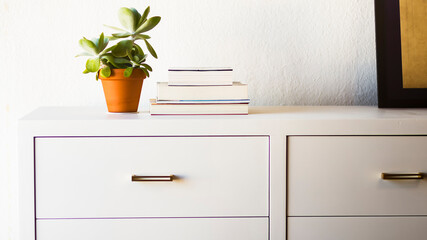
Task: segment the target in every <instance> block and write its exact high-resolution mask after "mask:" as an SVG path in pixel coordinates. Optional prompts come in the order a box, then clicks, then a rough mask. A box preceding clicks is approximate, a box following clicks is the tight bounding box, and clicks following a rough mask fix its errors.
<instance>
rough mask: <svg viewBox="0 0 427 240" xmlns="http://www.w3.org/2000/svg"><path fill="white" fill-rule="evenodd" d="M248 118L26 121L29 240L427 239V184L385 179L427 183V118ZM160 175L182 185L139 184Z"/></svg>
mask: <svg viewBox="0 0 427 240" xmlns="http://www.w3.org/2000/svg"><path fill="white" fill-rule="evenodd" d="M250 113H251V114H250V115H249V116H193V117H189V116H175V117H152V116H149V115H148V114H144V113H141V114H107V113H105V112H104V110H102V109H96V108H41V109H39V110H36V111H35V112H33V113H31V114H30V115H28V116H27V117H25V118H23V119H22V120H21V121H20V176H21V178H20V184H21V190H20V212H21V214H20V222H21V231H20V239H21V240H34V239H36V238H37V239H38V240H53V239H65V240H68V239H70V240H71V239H82V240H89V239H90V240H92V239H111V240H113V239H169V238H173V239H177V240H181V239H186V240H195V239H209V240H210V239H212V240H219V239H221V240H231V239H233V240H234V239H246V240H252V239H253V240H267V239H270V240H284V239H289V240H303V239H304V240H305V239H316V240H317V239H320V240H323V239H325V240H326V239H328V240H329V239H332V240H333V239H337V240H338V239H380V240H385V239H388V240H389V239H396V240H397V239H401V237H402V236H405V239H416V238H417V237H418V239H419V238H420V237H422V236H425V235H426V234H427V230H426V228H425V227H424V226H425V225H426V224H427V194H426V192H427V182H426V180H425V179H422V180H392V181H390V180H383V179H381V178H380V175H381V173H382V172H393V173H394V172H398V173H400V172H404V173H417V172H421V173H427V111H426V110H413V109H408V110H381V109H377V108H375V107H256V108H252V109H251V110H250ZM132 176H134V177H133V178H132ZM151 177H156V179H157V180H172V181H139V180H147V179H148V180H153V178H151ZM156 179H154V180H156Z"/></svg>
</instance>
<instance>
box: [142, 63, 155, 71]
mask: <svg viewBox="0 0 427 240" xmlns="http://www.w3.org/2000/svg"><path fill="white" fill-rule="evenodd" d="M141 65H142V66H144V67H145V68H146V69H147V70H148V71H150V72H152V71H153V69H152V68H151V67H150V65H148V64H145V63H143V64H141Z"/></svg>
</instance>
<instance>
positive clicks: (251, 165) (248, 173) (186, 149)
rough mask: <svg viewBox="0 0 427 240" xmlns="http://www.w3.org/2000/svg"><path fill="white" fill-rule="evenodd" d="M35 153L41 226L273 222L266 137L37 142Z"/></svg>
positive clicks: (131, 138) (45, 140) (40, 140)
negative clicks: (147, 220) (136, 220)
mask: <svg viewBox="0 0 427 240" xmlns="http://www.w3.org/2000/svg"><path fill="white" fill-rule="evenodd" d="M35 146H36V159H35V161H36V164H35V170H36V215H37V218H38V219H46V218H48V219H51V218H117V217H220V216H268V161H269V159H268V156H269V145H268V138H267V137H87V138H84V137H81V138H80V137H78V138H37V139H36V145H35ZM132 175H138V176H169V175H174V177H173V181H160V182H156V181H154V182H153V181H132Z"/></svg>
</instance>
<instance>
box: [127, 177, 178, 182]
mask: <svg viewBox="0 0 427 240" xmlns="http://www.w3.org/2000/svg"><path fill="white" fill-rule="evenodd" d="M172 181H173V175H168V176H137V175H132V182H172Z"/></svg>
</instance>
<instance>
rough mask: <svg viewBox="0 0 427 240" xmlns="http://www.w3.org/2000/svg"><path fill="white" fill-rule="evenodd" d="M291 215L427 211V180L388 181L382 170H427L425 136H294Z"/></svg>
mask: <svg viewBox="0 0 427 240" xmlns="http://www.w3.org/2000/svg"><path fill="white" fill-rule="evenodd" d="M288 147H289V148H288V151H289V152H288V165H289V168H288V171H289V172H288V173H289V176H288V179H289V182H288V186H289V195H288V199H289V202H288V206H289V208H288V215H289V216H346V215H358V216H360V215H366V216H368V215H369V216H370V215H380V216H382V215H427V179H411V180H385V179H382V178H381V174H382V173H418V172H421V173H423V174H424V176H425V174H426V173H427V137H424V136H366V137H365V136H360V137H359V136H331V137H326V136H314V137H309V136H306V137H290V138H289V146H288Z"/></svg>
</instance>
